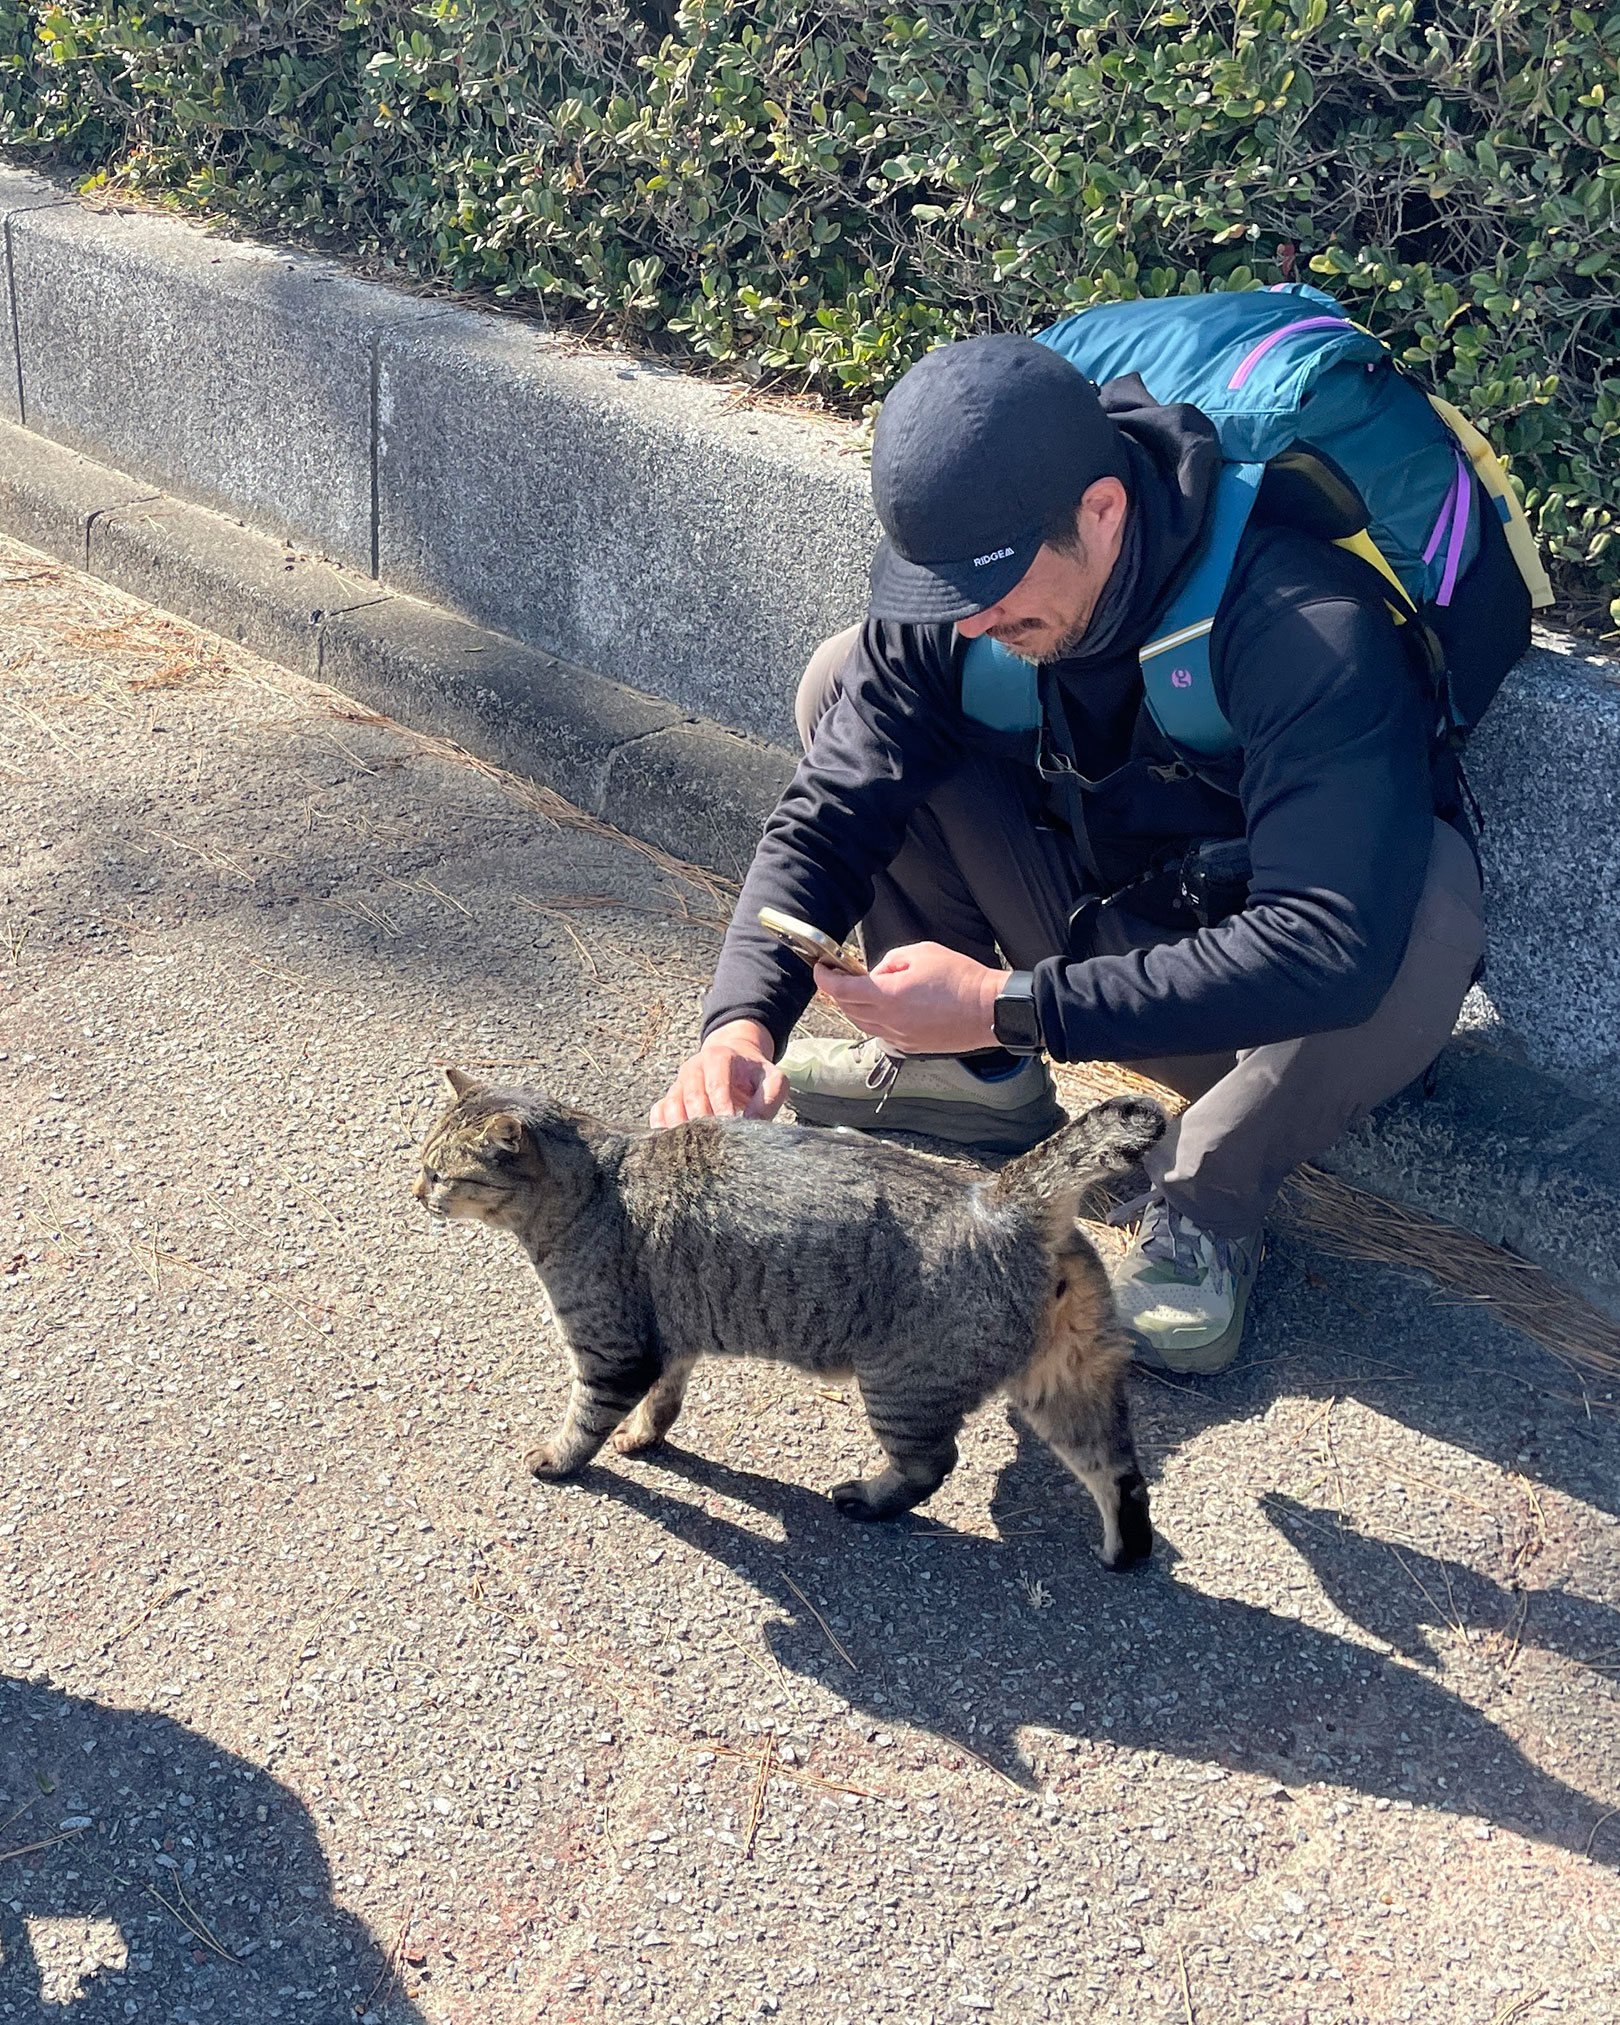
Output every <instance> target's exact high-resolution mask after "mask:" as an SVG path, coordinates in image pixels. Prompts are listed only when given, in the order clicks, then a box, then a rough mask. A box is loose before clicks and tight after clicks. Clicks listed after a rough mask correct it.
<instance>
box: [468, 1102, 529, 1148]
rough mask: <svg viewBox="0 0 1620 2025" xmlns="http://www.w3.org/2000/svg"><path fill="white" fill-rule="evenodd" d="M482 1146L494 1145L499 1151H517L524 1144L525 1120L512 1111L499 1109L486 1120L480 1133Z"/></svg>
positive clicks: (479, 1139)
mask: <svg viewBox="0 0 1620 2025" xmlns="http://www.w3.org/2000/svg"><path fill="white" fill-rule="evenodd" d="M478 1143H479V1145H480V1146H492V1147H494V1148H495V1150H496V1151H497V1152H498V1153H516V1152H517V1151H518V1149H519V1148H520V1147H521V1146H522V1144H523V1120H522V1119H521V1118H517V1117H514V1116H513V1114H512V1113H511V1112H510V1111H497V1112H496V1113H495V1114H494V1116H493V1117H491V1118H486V1119H485V1120H484V1129H483V1130H482V1131H481V1132H480V1133H479V1135H478Z"/></svg>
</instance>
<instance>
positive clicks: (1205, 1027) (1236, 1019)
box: [1035, 595, 1434, 1061]
mask: <svg viewBox="0 0 1620 2025" xmlns="http://www.w3.org/2000/svg"><path fill="white" fill-rule="evenodd" d="M1220 632H1221V633H1222V634H1224V636H1225V637H1224V640H1219V639H1218V641H1217V647H1218V658H1217V666H1218V668H1219V669H1220V670H1221V677H1220V686H1221V688H1222V689H1223V690H1224V694H1223V695H1222V702H1223V705H1224V708H1225V710H1226V715H1227V717H1228V719H1229V720H1230V722H1231V724H1232V727H1233V729H1234V731H1235V732H1236V733H1237V736H1238V739H1239V742H1240V744H1241V746H1242V748H1243V774H1242V784H1241V790H1240V792H1241V796H1242V803H1243V812H1244V819H1245V825H1246V828H1247V833H1248V843H1249V856H1250V861H1251V864H1252V866H1253V877H1252V880H1251V883H1250V889H1249V897H1248V901H1247V903H1246V905H1245V906H1244V908H1243V910H1242V912H1241V913H1238V914H1235V915H1233V916H1231V917H1230V918H1229V919H1228V920H1225V921H1222V922H1220V923H1219V924H1217V925H1216V926H1214V927H1211V928H1205V929H1200V930H1199V931H1198V932H1197V933H1195V934H1193V935H1190V936H1188V937H1186V938H1185V939H1183V940H1181V941H1179V942H1169V943H1160V944H1157V945H1155V946H1153V947H1151V948H1147V949H1142V950H1139V951H1136V952H1135V953H1133V954H1130V955H1122V956H1098V957H1093V958H1091V959H1089V960H1087V961H1083V962H1070V961H1067V960H1066V959H1064V958H1062V957H1054V958H1051V959H1049V960H1048V961H1047V962H1045V963H1043V964H1041V965H1040V966H1039V968H1038V969H1037V971H1036V973H1035V982H1036V996H1037V1003H1038V1006H1039V1010H1040V1016H1041V1024H1042V1028H1043V1031H1044V1033H1045V1037H1046V1041H1047V1045H1048V1047H1049V1048H1050V1050H1051V1052H1052V1053H1053V1054H1054V1055H1055V1056H1056V1057H1057V1058H1058V1059H1059V1060H1061V1061H1096V1060H1107V1061H1129V1060H1133V1059H1135V1060H1140V1059H1143V1058H1145V1057H1150V1056H1155V1055H1182V1054H1207V1053H1216V1052H1225V1051H1227V1050H1230V1049H1237V1048H1252V1047H1259V1046H1262V1045H1264V1044H1265V1043H1266V1042H1268V1041H1278V1040H1286V1039H1291V1038H1295V1037H1298V1036H1301V1035H1305V1034H1312V1033H1325V1032H1329V1031H1332V1030H1333V1029H1336V1028H1340V1027H1351V1026H1357V1025H1359V1024H1360V1023H1361V1022H1362V1021H1364V1020H1366V1019H1368V1018H1370V1017H1371V1015H1372V1013H1373V1011H1374V1010H1375V1009H1376V1007H1377V1005H1378V1003H1379V1001H1380V1000H1381V999H1382V997H1383V996H1384V994H1385V992H1386V991H1387V990H1388V989H1389V987H1390V985H1391V983H1392V982H1393V981H1394V977H1395V973H1396V971H1397V970H1398V968H1399V967H1400V963H1401V958H1402V956H1403V955H1404V954H1405V950H1406V943H1407V939H1408V937H1409V936H1410V934H1411V929H1412V921H1413V917H1414V915H1415V913H1416V910H1417V903H1418V899H1419V896H1420V894H1421V893H1422V890H1423V883H1424V879H1425V877H1426V874H1427V868H1428V861H1429V852H1430V848H1431V845H1432V841H1433V827H1434V815H1433V795H1432V788H1431V783H1430V774H1429V761H1428V735H1427V722H1426V718H1427V713H1426V709H1425V704H1424V699H1423V696H1422V692H1421V687H1420V684H1419V681H1418V678H1417V677H1416V675H1415V674H1414V673H1413V671H1412V669H1411V667H1410V665H1409V663H1408V661H1407V658H1406V655H1405V652H1404V650H1403V648H1402V646H1401V643H1400V640H1399V638H1398V636H1397V634H1396V632H1395V628H1394V626H1393V624H1392V623H1391V621H1390V620H1389V618H1388V617H1387V615H1386V614H1385V612H1384V611H1383V609H1382V607H1381V605H1379V604H1376V603H1374V602H1373V601H1371V600H1367V599H1363V598H1360V597H1357V596H1354V595H1341V596H1333V595H1327V596H1316V597H1310V598H1305V599H1301V600H1298V601H1290V602H1288V603H1287V604H1286V606H1285V607H1284V608H1283V609H1280V610H1279V608H1278V605H1277V603H1276V602H1275V601H1272V602H1271V604H1270V612H1269V615H1268V616H1267V617H1266V618H1265V619H1264V620H1263V621H1262V622H1261V623H1260V624H1258V625H1255V626H1249V625H1246V624H1245V623H1244V614H1243V612H1242V610H1241V609H1238V610H1235V611H1234V613H1233V615H1232V619H1231V622H1230V623H1229V624H1227V625H1225V626H1223V627H1222V628H1221V629H1220Z"/></svg>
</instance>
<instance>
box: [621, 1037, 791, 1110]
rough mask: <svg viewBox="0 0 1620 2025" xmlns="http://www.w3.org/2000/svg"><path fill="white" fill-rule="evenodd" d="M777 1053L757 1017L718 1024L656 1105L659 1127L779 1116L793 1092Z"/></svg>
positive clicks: (682, 1067) (683, 1064) (682, 1066)
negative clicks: (773, 1058)
mask: <svg viewBox="0 0 1620 2025" xmlns="http://www.w3.org/2000/svg"><path fill="white" fill-rule="evenodd" d="M775 1052H776V1048H775V1043H774V1042H773V1041H772V1039H771V1037H770V1035H769V1034H768V1033H767V1032H766V1031H765V1029H764V1028H763V1027H762V1026H761V1025H760V1024H759V1023H758V1021H757V1020H733V1021H732V1022H731V1023H730V1025H729V1026H723V1027H716V1028H715V1030H714V1032H713V1033H712V1034H710V1036H709V1038H708V1039H707V1040H706V1041H705V1042H704V1043H703V1045H702V1047H701V1048H699V1049H698V1051H697V1053H696V1054H695V1055H693V1056H692V1057H691V1059H690V1060H689V1061H686V1062H683V1063H682V1064H681V1068H680V1072H679V1074H678V1075H677V1076H676V1078H675V1080H674V1082H673V1083H671V1084H670V1086H669V1088H668V1089H667V1090H666V1091H665V1092H664V1094H663V1096H662V1097H660V1098H659V1100H658V1102H657V1103H656V1104H655V1105H654V1106H653V1107H652V1115H651V1121H650V1122H651V1123H652V1125H653V1127H654V1129H655V1130H657V1131H663V1130H664V1128H665V1127H666V1126H669V1125H684V1124H685V1123H686V1121H687V1119H688V1118H774V1117H775V1115H776V1113H777V1112H778V1111H779V1110H781V1108H782V1100H783V1098H784V1097H786V1095H787V1078H786V1077H785V1076H784V1075H783V1074H782V1071H781V1070H780V1069H778V1068H775V1067H773V1066H772V1063H771V1056H772V1055H773V1054H774V1053H775Z"/></svg>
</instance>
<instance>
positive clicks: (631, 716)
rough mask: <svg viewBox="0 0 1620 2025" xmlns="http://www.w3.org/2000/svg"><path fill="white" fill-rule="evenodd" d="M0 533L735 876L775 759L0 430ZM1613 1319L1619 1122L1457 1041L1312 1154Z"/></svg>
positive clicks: (778, 782)
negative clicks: (1418, 1080) (1482, 1242)
mask: <svg viewBox="0 0 1620 2025" xmlns="http://www.w3.org/2000/svg"><path fill="white" fill-rule="evenodd" d="M0 527H3V528H4V529H5V530H6V532H8V533H10V534H13V535H15V536H16V537H17V539H19V540H21V541H25V542H27V543H29V544H30V545H31V546H32V547H35V548H39V549H42V550H44V551H45V553H47V554H48V555H53V556H56V557H57V558H58V559H59V560H61V561H63V562H67V563H71V564H73V565H74V566H75V567H78V568H81V569H88V570H89V571H90V572H91V573H92V574H94V575H97V576H101V577H103V578H105V579H106V580H107V581H108V582H111V583H114V584H116V585H118V586H119V588H120V589H123V590H126V591H129V592H131V593H132V594H133V595H135V596H137V597H140V598H144V599H146V600H148V601H149V602H151V603H153V604H158V605H162V606H163V607H164V608H165V609H167V610H169V611H172V612H176V613H178V614H179V615H180V616H181V617H183V618H187V619H190V620H192V621H193V622H194V623H196V624H198V625H201V626H205V627H207V628H209V629H210V630H211V631H214V632H217V633H220V634H222V635H223V636H224V637H226V638H227V639H231V640H235V641H237V642H239V643H240V644H242V645H244V646H246V647H249V648H251V649H252V650H253V651H254V652H256V653H259V654H263V655H264V656H265V657H266V658H267V659H270V660H273V661H276V662H278V663H280V664H281V665H282V666H284V667H288V668H292V669H294V670H296V671H297V672H298V673H300V674H304V675H308V676H312V677H315V678H318V679H319V680H321V681H323V682H327V683H330V684H331V685H332V687H333V688H335V689H338V690H341V691H342V692H343V693H344V694H345V695H348V696H352V697H354V698H355V699H356V700H357V701H359V702H361V703H363V704H366V705H367V706H369V707H370V708H372V709H375V710H379V711H382V712H384V713H385V714H386V715H388V716H391V717H394V718H397V719H398V720H399V721H400V722H401V723H403V724H406V725H409V726H411V727H412V728H413V729H415V730H419V731H427V732H431V733H433V734H435V735H437V736H441V737H449V738H453V739H455V740H456V741H457V742H458V743H459V744H461V745H463V746H465V747H466V748H467V750H468V751H470V752H473V753H475V754H477V755H478V756H479V757H480V758H483V759H487V760H489V761H490V762H491V763H493V764H497V765H500V766H503V767H507V768H510V769H511V770H513V771H515V772H519V773H523V774H526V775H527V776H529V777H530V778H531V779H534V780H537V781H539V782H541V783H542V784H543V785H545V786H547V787H551V788H554V789H555V790H556V791H557V792H558V793H560V794H563V795H565V796H566V797H567V798H568V799H569V800H570V801H572V802H574V803H575V804H576V805H577V806H578V807H580V808H583V809H585V810H587V811H589V812H590V813H591V814H592V815H595V816H598V817H600V818H601V819H602V820H603V821H605V822H609V823H612V824H613V825H614V826H615V827H616V828H619V829H621V830H624V831H626V832H627V833H628V834H629V835H631V836H634V837H640V838H642V839H644V840H646V841H647V842H650V843H653V844H656V845H658V846H659V847H660V848H662V849H665V850H668V851H671V852H673V853H675V854H676V855H678V856H681V857H685V858H688V859H691V860H693V861H695V862H697V863H699V864H703V865H707V866H710V867H712V868H713V869H715V870H717V871H719V872H722V873H724V874H726V875H727V876H728V877H731V878H737V877H738V876H740V874H741V872H742V870H743V868H744V866H745V865H746V864H747V862H748V859H749V857H750V856H751V855H752V852H753V848H754V844H755V841H756V839H757V838H758V835H759V830H760V826H761V824H762V823H763V822H764V819H765V817H766V816H767V815H768V814H769V812H770V810H771V809H772V807H773V806H774V805H775V803H776V800H777V797H778V796H779V795H780V793H781V791H782V789H783V787H784V786H785V785H786V783H787V780H788V778H789V777H790V775H791V772H792V768H793V760H792V757H791V755H790V754H788V753H787V752H785V751H783V750H781V749H780V748H778V747H775V746H770V745H764V744H760V743H757V742H755V741H752V740H749V739H746V738H743V737H741V736H739V735H738V734H736V733H735V732H731V731H728V730H726V729H725V728H724V727H722V726H720V725H716V724H712V723H708V722H705V721H703V720H702V719H697V718H693V717H689V716H686V715H684V714H683V713H682V712H681V711H680V710H679V709H678V708H677V707H676V706H674V705H673V704H671V703H668V702H666V701H664V700H662V699H660V698H657V697H652V696H646V695H643V694H641V693H640V692H638V691H636V690H634V689H630V688H627V687H625V686H624V685H622V684H620V683H617V682H609V681H606V680H605V679H604V678H603V677H601V676H599V675H593V674H590V673H588V672H587V671H586V670H584V669H580V668H574V667H570V666H569V665H568V664H567V663H565V662H562V661H559V660H557V659H556V658H555V657H554V656H551V655H549V654H543V653H541V652H539V651H537V650H536V649H535V648H533V647H528V646H525V645H523V644H522V643H521V642H520V641H517V640H512V639H509V638H507V637H506V636H504V635H502V634H499V633H493V632H490V631H488V630H486V629H484V628H482V627H478V626H473V625H469V624H468V623H467V622H466V621H465V620H463V619H459V618H456V617H455V616H454V615H453V614H451V613H448V612H444V611H441V610H439V609H438V608H437V607H435V606H432V605H429V604H425V603H423V602H421V601H420V600H418V599H415V598H406V597H399V596H395V595H391V594H390V593H388V592H386V591H384V590H383V589H382V587H381V586H380V585H379V584H377V583H376V582H375V581H373V580H371V579H369V578H365V577H361V576H357V575H354V574H351V573H349V572H346V571H342V570H338V569H335V568H333V567H331V566H330V565H329V564H326V563H322V562H318V561H314V560H312V559H310V558H309V557H306V556H303V555H300V554H299V553H298V551H297V550H295V549H292V548H290V547H289V546H288V545H287V544H286V543H284V542H280V541H277V540H275V539H274V538H273V537H271V536H269V535H265V534H261V533H258V532H256V531H255V530H253V529H250V528H246V527H243V526H241V525H240V524H238V523H235V522H232V521H229V520H226V519H224V518H223V517H222V516H220V515H219V514H216V513H212V512H210V511H208V510H207V509H206V508H204V507H198V506H192V505H189V504H187V503H185V502H184V501H181V500H176V499H172V498H168V497H165V496H163V495H153V494H152V493H151V492H150V491H149V490H148V489H146V488H144V487H142V486H141V485H140V483H139V482H138V481H137V480H135V479H132V478H129V477H127V476H126V475H125V474H123V473H121V472H116V471H108V470H106V469H105V468H103V467H101V466H99V465H95V464H92V463H90V462H89V461H88V460H87V459H85V458H84V457H81V456H79V455H77V454H75V453H74V452H72V451H69V450H64V449H61V448H59V447H58V446H57V445H55V444H51V443H45V442H42V441H41V440H40V439H39V438H38V437H35V436H32V435H30V434H29V433H28V432H27V431H26V430H23V429H18V428H15V427H11V426H9V425H6V424H3V423H0ZM1327 1164H1328V1165H1329V1166H1331V1167H1332V1168H1333V1169H1334V1171H1336V1172H1337V1173H1340V1174H1342V1175H1344V1176H1345V1177H1346V1179H1348V1180H1353V1181H1355V1182H1357V1183H1359V1184H1360V1185H1361V1186H1363V1187H1366V1188H1370V1189H1372V1190H1374V1191H1375V1192H1377V1193H1378V1194H1381V1195H1387V1196H1390V1197H1392V1198H1393V1199H1395V1200H1396V1201H1400V1202H1406V1203H1410V1204H1412V1205H1413V1206H1414V1207H1416V1208H1420V1209H1423V1210H1426V1211H1428V1212H1429V1213H1430V1214H1431V1215H1434V1216H1439V1217H1442V1218H1444V1219H1445V1220H1446V1221H1447V1222H1450V1223H1456V1224H1460V1225H1462V1226H1463V1227H1464V1228H1465V1229H1471V1230H1474V1231H1477V1232H1479V1233H1480V1234H1481V1235H1482V1236H1485V1237H1488V1238H1490V1239H1491V1240H1492V1241H1493V1242H1494V1243H1501V1244H1507V1245H1509V1246H1511V1247H1512V1248H1513V1249H1514V1250H1516V1251H1518V1252H1520V1253H1521V1254H1522V1255H1524V1256H1525V1257H1528V1258H1531V1259H1534V1260H1535V1261H1536V1262H1537V1263H1538V1264H1542V1265H1545V1266H1546V1267H1547V1268H1548V1269H1549V1270H1551V1271H1553V1272H1555V1273H1557V1274H1559V1275H1560V1277H1562V1278H1564V1279H1566V1280H1568V1281H1571V1282H1572V1283H1573V1284H1575V1285H1576V1286H1577V1287H1578V1288H1579V1290H1580V1291H1581V1292H1583V1293H1585V1294H1586V1295H1587V1296H1588V1298H1589V1299H1592V1300H1593V1301H1595V1302H1596V1303H1598V1304H1599V1305H1601V1306H1604V1307H1606V1308H1607V1309H1608V1310H1609V1312H1611V1313H1613V1314H1615V1315H1617V1316H1620V1265H1617V1262H1616V1247H1615V1241H1614V1232H1615V1231H1616V1230H1617V1229H1620V1117H1617V1116H1616V1115H1615V1114H1613V1113H1612V1112H1609V1111H1607V1110H1605V1109H1604V1108H1603V1107H1602V1106H1600V1105H1597V1104H1594V1103H1593V1102H1592V1101H1591V1100H1590V1099H1589V1098H1588V1097H1585V1096H1582V1095H1580V1094H1579V1093H1577V1092H1576V1091H1575V1090H1574V1089H1572V1088H1571V1087H1569V1086H1568V1085H1567V1084H1565V1083H1563V1082H1561V1081H1559V1080H1558V1079H1557V1078H1555V1077H1553V1076H1550V1075H1546V1074H1543V1073H1541V1072H1539V1071H1537V1070H1535V1069H1533V1068H1530V1067H1528V1066H1525V1065H1523V1064H1521V1063H1518V1062H1514V1061H1510V1060H1508V1059H1506V1058H1505V1057H1503V1056H1501V1055H1498V1054H1493V1053H1490V1052H1489V1051H1487V1050H1486V1049H1484V1048H1482V1047H1480V1046H1479V1045H1477V1044H1471V1043H1469V1042H1468V1041H1467V1040H1466V1039H1465V1040H1463V1041H1461V1042H1459V1043H1454V1044H1453V1046H1452V1047H1450V1048H1449V1049H1448V1050H1447V1051H1446V1054H1445V1055H1444V1057H1443V1058H1442V1062H1441V1068H1440V1075H1439V1084H1438V1088H1437V1090H1436V1092H1435V1095H1434V1096H1433V1097H1432V1098H1429V1099H1427V1100H1423V1101H1419V1100H1415V1099H1402V1100H1398V1101H1397V1102H1396V1103H1394V1104H1391V1105H1388V1106H1386V1107H1385V1108H1384V1110H1382V1111H1381V1112H1380V1113H1379V1115H1378V1117H1377V1118H1376V1119H1375V1120H1373V1121H1371V1122H1370V1123H1368V1124H1367V1125H1365V1126H1363V1127H1362V1128H1361V1129H1360V1130H1359V1131H1357V1132H1355V1133H1353V1134H1351V1135H1350V1136H1349V1137H1348V1138H1346V1139H1345V1140H1344V1141H1343V1142H1342V1143H1341V1144H1340V1145H1339V1146H1338V1147H1337V1148H1336V1149H1335V1150H1334V1153H1333V1156H1332V1157H1331V1159H1330V1160H1329V1162H1328V1163H1327Z"/></svg>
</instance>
